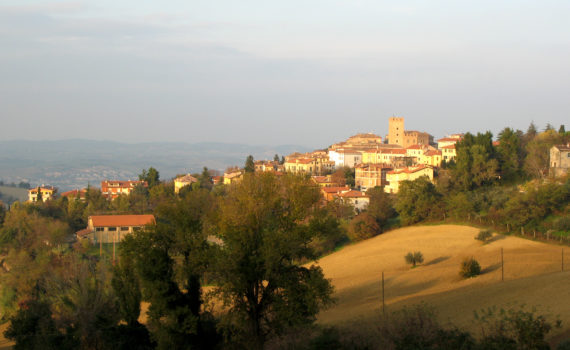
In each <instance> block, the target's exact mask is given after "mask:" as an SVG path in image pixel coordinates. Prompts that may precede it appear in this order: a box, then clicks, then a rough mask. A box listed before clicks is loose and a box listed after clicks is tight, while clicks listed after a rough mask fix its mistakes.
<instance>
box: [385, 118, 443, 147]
mask: <svg viewBox="0 0 570 350" xmlns="http://www.w3.org/2000/svg"><path fill="white" fill-rule="evenodd" d="M388 142H389V143H391V144H394V145H400V146H402V147H408V146H411V145H429V144H431V143H433V136H431V135H430V134H428V133H427V132H421V131H415V130H405V128H404V118H401V117H391V118H390V119H388Z"/></svg>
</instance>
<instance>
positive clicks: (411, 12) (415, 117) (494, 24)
mask: <svg viewBox="0 0 570 350" xmlns="http://www.w3.org/2000/svg"><path fill="white" fill-rule="evenodd" d="M569 13H570V1H568V0H559V1H553V0H552V1H551V0H536V1H525V0H516V1H515V0H513V1H507V0H503V1H496V0H490V1H487V0H478V1H462V0H449V1H439V0H425V1H405V0H397V1H396V0H394V1H382V0H370V1H367V0H343V1H340V0H281V1H274V0H239V1H236V0H225V1H221V0H204V1H195V0H169V1H156V0H152V1H151V0H121V1H117V0H97V1H32V0H0V122H1V123H0V139H2V140H9V139H38V140H51V139H64V138H89V139H113V140H118V141H121V140H122V141H126V142H143V141H185V142H201V141H216V142H240V143H248V144H270V145H277V144H299V145H305V146H310V147H324V146H328V145H329V144H331V143H334V142H336V141H340V140H342V139H345V138H347V137H348V136H350V135H352V134H354V133H356V132H375V133H379V134H381V135H382V136H384V135H385V134H386V133H387V129H388V118H389V117H390V116H392V115H397V116H403V117H405V118H406V129H411V130H422V131H427V132H429V133H431V134H433V135H434V136H436V137H441V136H443V135H445V134H447V133H453V132H463V131H472V132H476V131H485V130H491V131H492V132H493V133H494V134H497V133H498V131H499V130H500V129H502V128H503V127H504V126H507V125H508V126H512V127H514V128H519V129H523V130H526V128H527V127H528V125H529V123H530V122H531V121H532V120H534V122H535V123H536V124H537V126H538V127H539V128H544V126H545V125H546V123H548V122H550V123H552V124H553V125H554V126H555V127H556V128H558V126H559V125H560V124H567V129H568V126H570V125H568V124H570V123H569V121H570V21H569V20H568V14H569Z"/></svg>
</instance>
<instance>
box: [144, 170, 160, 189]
mask: <svg viewBox="0 0 570 350" xmlns="http://www.w3.org/2000/svg"><path fill="white" fill-rule="evenodd" d="M139 180H140V181H146V183H147V184H148V187H149V188H153V187H154V186H156V185H158V184H159V183H160V174H159V172H158V170H156V169H155V168H153V167H150V168H148V170H146V169H143V170H142V172H141V174H140V175H139Z"/></svg>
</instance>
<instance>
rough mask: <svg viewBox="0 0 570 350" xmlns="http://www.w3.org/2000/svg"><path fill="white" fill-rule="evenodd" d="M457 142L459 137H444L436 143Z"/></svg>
mask: <svg viewBox="0 0 570 350" xmlns="http://www.w3.org/2000/svg"><path fill="white" fill-rule="evenodd" d="M459 140H461V139H460V138H459V137H457V138H455V137H444V138H441V139H439V140H437V142H451V141H455V142H457V141H459Z"/></svg>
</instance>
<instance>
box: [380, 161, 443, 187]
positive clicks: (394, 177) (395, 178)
mask: <svg viewBox="0 0 570 350" xmlns="http://www.w3.org/2000/svg"><path fill="white" fill-rule="evenodd" d="M422 176H427V177H428V178H429V179H430V181H432V180H433V169H432V168H430V167H426V166H423V165H420V166H416V167H408V168H402V169H395V170H392V171H389V172H388V173H387V174H386V182H387V184H386V186H384V191H385V192H388V193H398V190H399V188H400V182H401V181H404V180H409V181H413V180H415V179H417V178H419V177H422Z"/></svg>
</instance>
